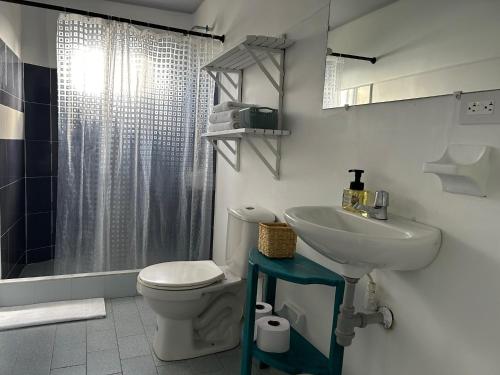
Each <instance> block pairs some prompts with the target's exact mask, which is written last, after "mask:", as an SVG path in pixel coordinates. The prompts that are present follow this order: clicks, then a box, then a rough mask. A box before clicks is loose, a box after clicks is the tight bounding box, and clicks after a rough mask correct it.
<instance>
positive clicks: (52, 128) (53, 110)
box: [50, 105, 59, 141]
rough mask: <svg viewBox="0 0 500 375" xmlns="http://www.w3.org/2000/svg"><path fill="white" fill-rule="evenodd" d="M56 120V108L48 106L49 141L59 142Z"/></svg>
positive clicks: (57, 114)
mask: <svg viewBox="0 0 500 375" xmlns="http://www.w3.org/2000/svg"><path fill="white" fill-rule="evenodd" d="M58 118H59V112H58V108H57V107H56V106H54V105H51V106H50V140H51V141H58V140H59V134H58V131H59V130H58Z"/></svg>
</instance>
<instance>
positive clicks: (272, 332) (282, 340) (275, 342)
mask: <svg viewBox="0 0 500 375" xmlns="http://www.w3.org/2000/svg"><path fill="white" fill-rule="evenodd" d="M255 324H256V326H257V347H258V348H259V349H260V350H262V351H264V352H269V353H285V352H287V351H288V350H289V349H290V323H289V322H288V320H286V319H285V318H281V317H279V316H265V317H263V318H259V319H258V320H257V321H256V322H255Z"/></svg>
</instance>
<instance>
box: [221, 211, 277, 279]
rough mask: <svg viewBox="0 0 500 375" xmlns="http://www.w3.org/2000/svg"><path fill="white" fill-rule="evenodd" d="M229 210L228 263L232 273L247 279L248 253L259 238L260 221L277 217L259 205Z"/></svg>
mask: <svg viewBox="0 0 500 375" xmlns="http://www.w3.org/2000/svg"><path fill="white" fill-rule="evenodd" d="M227 212H228V215H227V234H226V264H227V266H228V268H229V271H230V272H231V273H233V274H234V275H236V276H239V277H241V278H242V279H246V277H247V269H248V254H249V252H250V250H251V249H252V248H254V247H257V242H258V240H259V223H270V222H274V221H275V220H276V217H275V216H274V214H273V213H272V212H271V211H268V210H266V209H264V208H262V207H258V206H245V207H239V208H230V209H228V210H227Z"/></svg>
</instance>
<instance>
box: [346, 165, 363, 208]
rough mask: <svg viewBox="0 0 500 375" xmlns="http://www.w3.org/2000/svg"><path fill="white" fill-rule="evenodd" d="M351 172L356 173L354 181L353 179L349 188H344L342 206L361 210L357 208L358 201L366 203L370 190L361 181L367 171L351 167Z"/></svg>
mask: <svg viewBox="0 0 500 375" xmlns="http://www.w3.org/2000/svg"><path fill="white" fill-rule="evenodd" d="M349 173H354V181H351V184H350V185H349V189H344V194H343V195H342V208H343V209H344V210H347V211H352V212H359V211H360V210H359V209H357V208H356V205H357V204H358V203H360V204H362V205H366V201H367V199H368V192H367V191H366V190H365V184H364V183H363V182H361V176H362V175H363V173H365V171H364V170H362V169H349Z"/></svg>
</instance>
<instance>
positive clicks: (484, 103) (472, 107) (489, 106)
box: [467, 100, 495, 116]
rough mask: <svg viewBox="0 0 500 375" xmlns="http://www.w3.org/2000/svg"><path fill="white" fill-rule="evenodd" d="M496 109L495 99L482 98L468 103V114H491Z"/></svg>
mask: <svg viewBox="0 0 500 375" xmlns="http://www.w3.org/2000/svg"><path fill="white" fill-rule="evenodd" d="M494 111H495V102H494V101H493V100H480V101H478V102H469V103H467V114H468V115H470V116H474V115H489V114H491V115H492V114H493V112H494Z"/></svg>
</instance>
